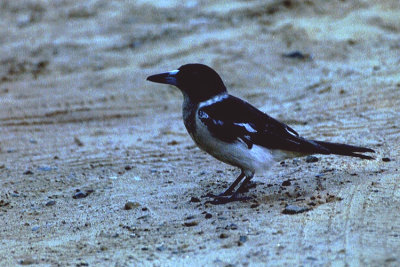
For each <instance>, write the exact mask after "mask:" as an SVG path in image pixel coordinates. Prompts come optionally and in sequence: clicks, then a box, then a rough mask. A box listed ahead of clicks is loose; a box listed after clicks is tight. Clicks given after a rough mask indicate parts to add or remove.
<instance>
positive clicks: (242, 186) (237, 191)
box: [231, 174, 254, 198]
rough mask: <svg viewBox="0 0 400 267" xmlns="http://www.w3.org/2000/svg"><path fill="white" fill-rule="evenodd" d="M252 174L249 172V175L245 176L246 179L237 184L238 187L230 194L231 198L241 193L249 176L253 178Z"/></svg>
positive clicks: (248, 180) (249, 178)
mask: <svg viewBox="0 0 400 267" xmlns="http://www.w3.org/2000/svg"><path fill="white" fill-rule="evenodd" d="M253 175H254V174H251V175H249V176H246V179H244V181H243V182H242V184H241V185H240V186H239V188H238V189H237V190H236V191H235V193H233V194H232V196H231V197H232V198H235V197H237V195H239V194H240V193H242V192H243V191H244V189H245V187H246V185H247V184H248V183H249V182H250V180H251V178H253Z"/></svg>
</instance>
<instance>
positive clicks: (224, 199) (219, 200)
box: [205, 194, 251, 205]
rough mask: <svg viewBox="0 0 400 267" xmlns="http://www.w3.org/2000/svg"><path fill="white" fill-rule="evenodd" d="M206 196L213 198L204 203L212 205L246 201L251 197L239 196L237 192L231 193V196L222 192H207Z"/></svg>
mask: <svg viewBox="0 0 400 267" xmlns="http://www.w3.org/2000/svg"><path fill="white" fill-rule="evenodd" d="M207 196H208V197H212V198H214V199H213V200H208V201H206V202H205V203H210V204H213V205H221V204H227V203H230V202H235V201H247V200H250V199H251V197H240V196H238V194H233V195H231V196H224V195H223V194H221V195H213V194H208V195H207Z"/></svg>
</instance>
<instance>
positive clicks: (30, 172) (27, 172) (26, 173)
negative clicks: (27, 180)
mask: <svg viewBox="0 0 400 267" xmlns="http://www.w3.org/2000/svg"><path fill="white" fill-rule="evenodd" d="M32 174H33V172H32V171H31V170H27V171H25V172H24V175H32Z"/></svg>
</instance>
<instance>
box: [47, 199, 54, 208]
mask: <svg viewBox="0 0 400 267" xmlns="http://www.w3.org/2000/svg"><path fill="white" fill-rule="evenodd" d="M55 204H56V201H55V200H50V201H48V202H47V203H46V204H45V205H46V206H47V207H49V206H54V205H55Z"/></svg>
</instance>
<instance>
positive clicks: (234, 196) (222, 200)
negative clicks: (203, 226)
mask: <svg viewBox="0 0 400 267" xmlns="http://www.w3.org/2000/svg"><path fill="white" fill-rule="evenodd" d="M243 177H246V179H244V181H243V182H242V184H241V185H240V186H239V188H238V189H237V190H236V191H235V192H234V193H233V194H232V195H231V196H230V197H227V196H226V195H225V193H228V194H230V193H231V192H232V191H233V189H234V188H235V187H236V185H237V184H238V183H239V182H240V181H241V180H242V179H243ZM251 178H253V174H251V175H250V176H246V175H245V174H244V172H243V171H242V173H241V174H240V175H239V177H238V178H237V179H236V180H235V181H234V182H233V184H232V185H231V186H230V187H229V188H228V189H227V190H226V191H225V192H224V193H222V194H221V195H219V196H214V200H213V201H207V202H206V203H211V204H216V205H218V204H226V203H229V202H233V201H243V200H248V199H250V198H249V197H239V194H240V192H241V191H243V188H244V187H245V186H246V184H247V183H248V182H249V181H250V180H251Z"/></svg>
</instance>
